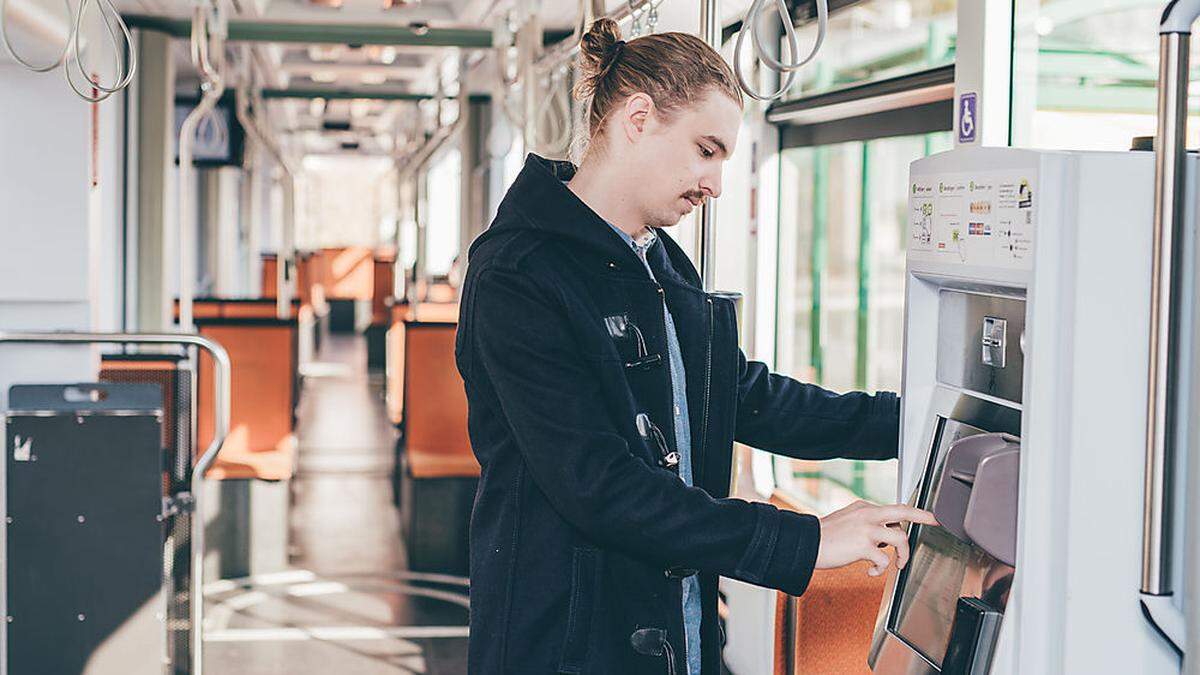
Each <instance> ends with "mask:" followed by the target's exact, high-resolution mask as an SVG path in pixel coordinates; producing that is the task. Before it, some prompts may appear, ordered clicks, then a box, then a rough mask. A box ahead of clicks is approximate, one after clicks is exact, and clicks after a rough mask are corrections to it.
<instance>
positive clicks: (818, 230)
mask: <svg viewBox="0 0 1200 675" xmlns="http://www.w3.org/2000/svg"><path fill="white" fill-rule="evenodd" d="M812 152H813V203H812V219H813V224H812V253H811V255H812V264H811V273H812V320H811V321H810V322H809V323H810V327H809V341H810V342H809V344H810V345H811V348H810V356H809V358H810V359H811V362H812V367H813V379H814V380H816V381H817V382H822V381H823V380H824V378H825V359H824V350H823V349H822V347H821V280H822V278H823V277H824V276H825V252H826V248H827V247H828V242H827V241H826V238H825V233H826V230H827V227H828V222H827V221H828V220H829V194H828V190H829V148H828V147H827V146H817V147H815V148H813V151H812Z"/></svg>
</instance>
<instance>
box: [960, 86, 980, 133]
mask: <svg viewBox="0 0 1200 675" xmlns="http://www.w3.org/2000/svg"><path fill="white" fill-rule="evenodd" d="M978 102H979V96H978V95H977V94H975V93H974V92H971V93H967V94H963V95H961V96H959V97H958V142H959V143H974V142H975V133H976V131H978V130H979V110H978V105H977V104H978Z"/></svg>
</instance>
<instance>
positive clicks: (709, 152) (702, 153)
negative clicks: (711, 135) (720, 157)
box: [697, 145, 716, 159]
mask: <svg viewBox="0 0 1200 675" xmlns="http://www.w3.org/2000/svg"><path fill="white" fill-rule="evenodd" d="M697 147H699V148H700V156H702V157H704V159H709V158H711V157H712V156H713V155H714V154H716V153H714V152H713V151H712V150H709V149H708V148H706V147H704V146H703V145H701V146H697Z"/></svg>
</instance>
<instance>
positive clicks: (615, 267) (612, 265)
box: [608, 262, 617, 270]
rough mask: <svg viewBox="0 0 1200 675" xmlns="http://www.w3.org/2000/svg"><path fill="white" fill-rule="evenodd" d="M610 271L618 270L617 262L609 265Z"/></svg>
mask: <svg viewBox="0 0 1200 675" xmlns="http://www.w3.org/2000/svg"><path fill="white" fill-rule="evenodd" d="M608 269H610V270H615V269H617V263H615V262H610V263H608Z"/></svg>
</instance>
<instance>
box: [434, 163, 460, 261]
mask: <svg viewBox="0 0 1200 675" xmlns="http://www.w3.org/2000/svg"><path fill="white" fill-rule="evenodd" d="M461 181H462V155H461V154H460V153H459V151H458V149H457V148H453V149H451V150H448V151H446V153H445V154H443V155H441V156H440V157H439V158H438V159H437V160H436V161H435V163H434V164H433V166H431V167H430V168H429V174H428V177H427V179H426V188H425V189H426V198H425V199H426V203H425V209H426V210H425V213H426V214H427V216H426V223H425V225H426V228H427V230H426V233H425V237H426V238H425V255H426V256H427V257H426V259H425V260H426V263H425V269H426V271H427V272H428V273H429V274H446V273H447V272H449V271H450V266H451V264H452V263H453V262H454V257H455V256H456V255H458V239H459V236H460V234H461V232H460V230H459V222H458V221H459V218H458V214H459V206H460V204H459V199H460V195H461V194H462V193H461V190H462V183H461Z"/></svg>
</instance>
